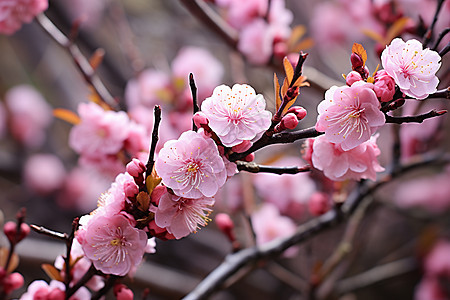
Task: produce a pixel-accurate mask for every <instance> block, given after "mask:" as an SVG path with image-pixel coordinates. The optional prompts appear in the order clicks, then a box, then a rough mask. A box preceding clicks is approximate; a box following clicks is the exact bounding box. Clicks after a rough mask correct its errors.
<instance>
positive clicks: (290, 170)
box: [236, 161, 311, 175]
mask: <svg viewBox="0 0 450 300" xmlns="http://www.w3.org/2000/svg"><path fill="white" fill-rule="evenodd" d="M236 164H237V168H238V170H239V171H246V172H250V173H273V174H278V175H282V174H298V173H301V172H308V171H311V166H309V165H306V166H303V167H272V166H261V165H258V164H256V163H254V162H244V161H237V162H236Z"/></svg>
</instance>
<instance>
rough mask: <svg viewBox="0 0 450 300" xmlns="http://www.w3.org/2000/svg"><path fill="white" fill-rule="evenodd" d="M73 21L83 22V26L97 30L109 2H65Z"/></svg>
mask: <svg viewBox="0 0 450 300" xmlns="http://www.w3.org/2000/svg"><path fill="white" fill-rule="evenodd" d="M62 2H63V3H64V5H65V6H66V10H67V12H68V13H69V15H70V17H71V19H72V21H75V20H80V19H81V20H82V23H81V26H89V27H91V28H95V26H98V25H99V23H100V20H101V17H102V14H103V12H104V10H105V8H106V7H107V5H108V3H109V2H110V1H109V0H96V1H91V0H64V1H62Z"/></svg>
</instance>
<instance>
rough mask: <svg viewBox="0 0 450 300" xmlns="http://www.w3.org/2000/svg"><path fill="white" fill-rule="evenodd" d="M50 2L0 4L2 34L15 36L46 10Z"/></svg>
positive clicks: (13, 0)
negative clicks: (26, 24)
mask: <svg viewBox="0 0 450 300" xmlns="http://www.w3.org/2000/svg"><path fill="white" fill-rule="evenodd" d="M47 7H48V0H6V1H1V3H0V33H4V34H8V35H10V34H13V33H14V32H16V31H17V30H19V29H20V27H22V24H24V23H30V22H31V21H32V20H33V18H34V17H35V16H37V15H38V14H40V13H41V12H43V11H44V10H46V9H47Z"/></svg>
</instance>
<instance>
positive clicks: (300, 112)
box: [287, 106, 308, 121]
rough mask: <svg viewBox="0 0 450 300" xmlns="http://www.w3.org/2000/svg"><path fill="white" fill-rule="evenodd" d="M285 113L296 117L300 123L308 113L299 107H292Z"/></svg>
mask: <svg viewBox="0 0 450 300" xmlns="http://www.w3.org/2000/svg"><path fill="white" fill-rule="evenodd" d="M287 113H288V114H289V113H293V114H295V115H296V116H297V119H298V120H299V121H300V120H303V119H304V118H305V117H306V115H307V113H308V112H307V111H306V109H304V108H303V107H301V106H292V107H291V108H289V109H288V111H287Z"/></svg>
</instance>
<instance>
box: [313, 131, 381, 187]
mask: <svg viewBox="0 0 450 300" xmlns="http://www.w3.org/2000/svg"><path fill="white" fill-rule="evenodd" d="M376 139H377V136H373V137H371V138H370V139H369V140H368V141H366V142H364V143H362V144H360V145H358V146H356V147H355V148H352V149H350V150H347V151H344V150H343V149H342V147H341V146H340V145H339V144H333V143H331V142H329V141H328V139H327V138H326V137H325V136H323V135H322V136H319V137H317V138H315V139H314V143H313V153H312V163H313V166H314V167H315V168H317V169H319V170H321V171H323V173H324V174H325V176H326V177H328V178H329V179H331V180H335V181H343V180H346V179H353V180H360V179H363V178H364V179H372V180H375V179H376V176H377V174H376V173H377V172H381V171H384V168H383V167H381V166H380V164H379V163H378V161H377V156H378V155H380V149H378V146H377V144H376Z"/></svg>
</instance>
